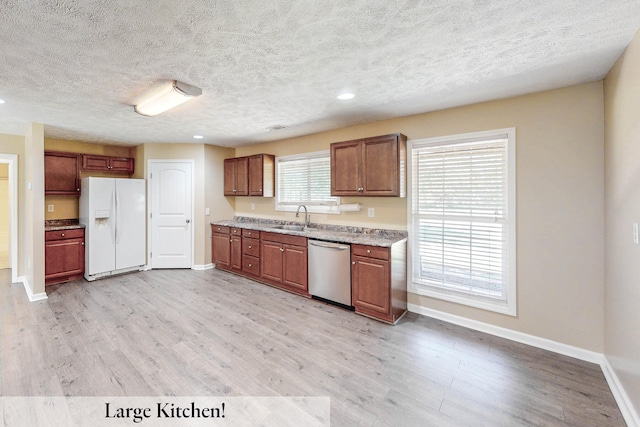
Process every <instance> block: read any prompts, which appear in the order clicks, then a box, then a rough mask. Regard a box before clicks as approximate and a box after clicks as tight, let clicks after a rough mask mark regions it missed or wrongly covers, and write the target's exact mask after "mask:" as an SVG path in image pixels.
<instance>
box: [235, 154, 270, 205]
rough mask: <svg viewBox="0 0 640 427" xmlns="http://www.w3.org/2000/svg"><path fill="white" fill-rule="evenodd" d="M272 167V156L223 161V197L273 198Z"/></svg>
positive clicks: (259, 155)
mask: <svg viewBox="0 0 640 427" xmlns="http://www.w3.org/2000/svg"><path fill="white" fill-rule="evenodd" d="M274 167H275V157H274V156H273V155H272V154H257V155H255V156H249V157H236V158H232V159H225V161H224V195H225V196H262V197H273V193H274V177H275V174H274Z"/></svg>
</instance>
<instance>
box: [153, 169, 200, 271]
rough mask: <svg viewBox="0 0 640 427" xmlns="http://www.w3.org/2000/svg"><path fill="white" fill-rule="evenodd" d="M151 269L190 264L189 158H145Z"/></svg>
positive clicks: (190, 205)
mask: <svg viewBox="0 0 640 427" xmlns="http://www.w3.org/2000/svg"><path fill="white" fill-rule="evenodd" d="M149 165H150V167H149V171H150V175H149V185H150V191H149V192H150V194H151V198H150V199H151V200H150V202H151V211H150V213H149V216H150V224H151V244H150V245H149V246H150V248H151V250H150V254H149V259H150V263H151V268H192V266H193V255H192V254H193V161H192V160H177V161H167V160H149Z"/></svg>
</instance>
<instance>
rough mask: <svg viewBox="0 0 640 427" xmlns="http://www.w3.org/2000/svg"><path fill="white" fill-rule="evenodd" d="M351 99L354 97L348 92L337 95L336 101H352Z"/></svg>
mask: <svg viewBox="0 0 640 427" xmlns="http://www.w3.org/2000/svg"><path fill="white" fill-rule="evenodd" d="M353 98H355V95H354V94H352V93H349V92H345V93H341V94H340V95H338V99H342V100H347V99H353Z"/></svg>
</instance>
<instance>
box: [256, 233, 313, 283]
mask: <svg viewBox="0 0 640 427" xmlns="http://www.w3.org/2000/svg"><path fill="white" fill-rule="evenodd" d="M260 277H261V278H262V280H264V281H266V282H267V283H270V284H273V285H275V286H278V287H281V288H283V289H287V290H289V291H292V292H296V293H299V294H303V295H309V292H308V290H309V287H308V272H307V238H306V237H300V236H289V235H286V234H277V233H268V232H263V233H261V239H260Z"/></svg>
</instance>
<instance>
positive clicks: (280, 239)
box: [260, 231, 307, 248]
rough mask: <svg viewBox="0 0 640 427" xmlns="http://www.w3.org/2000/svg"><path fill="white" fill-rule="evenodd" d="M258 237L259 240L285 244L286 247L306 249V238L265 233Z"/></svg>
mask: <svg viewBox="0 0 640 427" xmlns="http://www.w3.org/2000/svg"><path fill="white" fill-rule="evenodd" d="M260 237H261V240H266V241H269V242H276V243H286V244H288V245H294V246H303V247H305V248H306V247H307V238H306V237H302V236H291V235H289V234H280V233H270V232H267V231H265V232H263V233H262V234H261V235H260Z"/></svg>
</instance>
